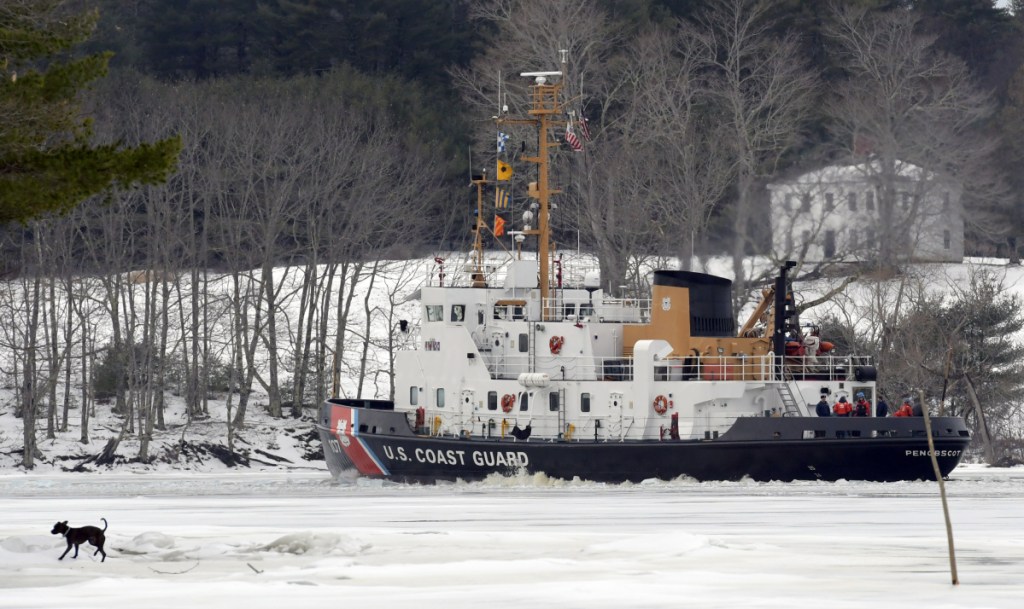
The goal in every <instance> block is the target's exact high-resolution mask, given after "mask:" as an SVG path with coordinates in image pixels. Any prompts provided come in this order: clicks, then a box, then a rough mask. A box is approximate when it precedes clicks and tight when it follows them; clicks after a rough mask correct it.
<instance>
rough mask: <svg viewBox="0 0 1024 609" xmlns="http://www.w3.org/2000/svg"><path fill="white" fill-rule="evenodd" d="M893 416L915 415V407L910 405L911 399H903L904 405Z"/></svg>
mask: <svg viewBox="0 0 1024 609" xmlns="http://www.w3.org/2000/svg"><path fill="white" fill-rule="evenodd" d="M892 416H894V417H912V416H914V407H913V406H911V405H910V400H909V399H907V400H904V401H903V405H902V406H900V408H899V410H897V411H896V414H894V415H892Z"/></svg>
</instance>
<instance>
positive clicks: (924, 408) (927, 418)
mask: <svg viewBox="0 0 1024 609" xmlns="http://www.w3.org/2000/svg"><path fill="white" fill-rule="evenodd" d="M918 399H919V400H921V416H923V417H924V430H925V433H926V434H928V455H929V456H930V457H931V459H932V468H934V470H935V480H936V482H938V483H939V496H940V497H941V498H942V515H943V517H944V518H945V519H946V543H948V544H949V573H950V576H951V577H952V578H953V585H954V586H959V585H960V578H959V577H958V576H957V573H956V550H955V549H954V548H953V523H952V522H950V520H949V504H948V503H947V502H946V484H945V481H944V480H943V479H942V471H941V470H939V459H938V457H937V456H936V455H935V440H934V438H932V417H931V415H930V414H929V413H928V404H926V403H925V401H924V391H919V392H918Z"/></svg>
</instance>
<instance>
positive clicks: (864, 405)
mask: <svg viewBox="0 0 1024 609" xmlns="http://www.w3.org/2000/svg"><path fill="white" fill-rule="evenodd" d="M853 416H855V417H869V416H871V402H869V401H868V399H867V398H866V397H864V392H862V391H858V392H857V403H856V404H854V407H853Z"/></svg>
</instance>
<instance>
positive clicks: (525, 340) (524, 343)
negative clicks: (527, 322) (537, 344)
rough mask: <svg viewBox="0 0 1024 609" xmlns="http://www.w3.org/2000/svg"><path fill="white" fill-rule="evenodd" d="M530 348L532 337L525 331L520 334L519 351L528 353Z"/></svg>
mask: <svg viewBox="0 0 1024 609" xmlns="http://www.w3.org/2000/svg"><path fill="white" fill-rule="evenodd" d="M529 350H530V337H529V335H527V334H525V333H523V334H520V335H519V352H520V353H526V352H527V351H529Z"/></svg>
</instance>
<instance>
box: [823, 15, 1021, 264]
mask: <svg viewBox="0 0 1024 609" xmlns="http://www.w3.org/2000/svg"><path fill="white" fill-rule="evenodd" d="M917 23H918V17H917V16H916V15H915V13H913V12H912V11H885V12H878V11H870V12H869V11H867V10H866V9H864V8H862V7H853V6H846V5H844V6H842V7H840V8H837V9H836V11H835V19H834V20H833V25H832V26H831V27H830V28H829V29H828V32H827V33H828V36H829V38H830V40H831V41H832V42H833V46H834V48H835V49H836V50H837V56H838V60H839V63H840V65H841V66H842V68H843V69H844V70H845V72H846V79H845V81H844V82H842V83H840V84H839V85H838V86H836V87H834V89H833V91H834V95H833V96H832V100H831V102H830V103H829V104H828V112H829V115H830V119H831V122H832V126H833V133H834V139H835V141H836V142H837V143H838V145H839V146H841V147H844V150H845V152H846V157H847V158H848V159H850V160H855V161H861V162H860V164H859V165H858V167H859V168H861V171H862V172H863V173H864V177H865V179H867V180H868V181H870V182H871V183H872V184H874V186H875V190H876V192H877V205H878V214H877V225H876V226H875V227H873V228H874V231H875V233H876V234H877V235H878V258H877V259H878V262H879V264H882V265H888V264H892V263H893V262H895V261H897V260H904V259H906V258H907V257H908V254H909V252H910V248H911V247H913V245H915V243H916V241H917V235H918V234H920V232H921V229H920V227H921V226H922V225H923V224H926V223H927V222H928V217H927V215H928V214H933V216H934V215H935V214H936V211H934V210H933V211H929V208H928V207H927V206H926V205H925V204H924V202H925V201H927V199H928V198H929V197H935V196H942V195H941V193H943V192H948V191H950V190H953V189H957V188H959V187H960V186H961V185H962V188H963V190H964V193H965V199H966V200H967V201H968V203H970V202H972V201H973V202H975V204H976V203H977V202H979V201H989V202H991V201H992V200H998V199H1000V198H1001V197H1002V196H1003V192H1004V189H1003V186H1002V182H1001V180H1000V178H999V176H998V175H996V173H995V172H994V171H993V170H992V167H994V164H993V163H990V162H989V161H990V155H991V153H992V152H993V151H994V149H995V142H994V141H993V140H992V139H991V138H989V137H987V136H985V135H984V134H983V133H982V132H981V130H980V125H981V123H982V121H984V120H985V119H986V118H987V117H988V116H990V115H991V113H992V111H993V104H992V102H991V100H990V98H989V96H988V95H987V94H986V93H983V92H982V91H980V90H979V89H978V88H977V87H976V86H975V85H974V83H973V81H972V78H971V75H970V73H969V71H968V69H967V67H966V66H965V65H964V64H963V62H961V61H959V60H958V59H956V58H954V57H951V56H949V55H944V54H942V53H940V52H938V51H937V50H936V49H935V48H934V42H935V38H934V37H929V36H923V35H920V34H918V33H917V32H918V30H919V28H918V27H917ZM939 211H941V210H939ZM943 217H944V216H943V215H939V216H938V220H939V221H941V220H942V218H943ZM966 217H967V219H968V221H973V222H984V220H985V216H984V215H982V214H966Z"/></svg>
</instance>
